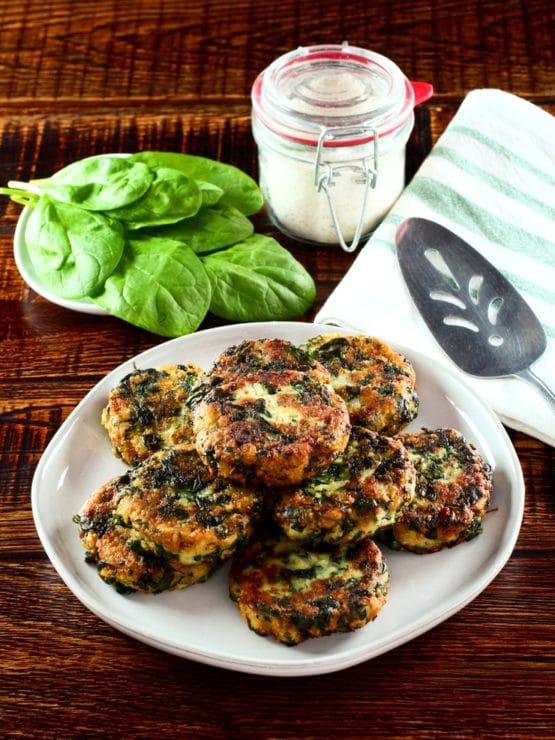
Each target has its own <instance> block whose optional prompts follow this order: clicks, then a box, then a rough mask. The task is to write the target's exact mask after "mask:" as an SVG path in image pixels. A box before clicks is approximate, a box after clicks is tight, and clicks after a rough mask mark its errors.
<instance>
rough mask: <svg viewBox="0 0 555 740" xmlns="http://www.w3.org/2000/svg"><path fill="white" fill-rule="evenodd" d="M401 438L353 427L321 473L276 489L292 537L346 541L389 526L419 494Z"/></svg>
mask: <svg viewBox="0 0 555 740" xmlns="http://www.w3.org/2000/svg"><path fill="white" fill-rule="evenodd" d="M415 487H416V471H415V469H414V465H413V463H412V461H411V459H410V457H409V453H408V452H407V450H406V449H405V447H404V445H403V444H402V442H401V441H400V440H398V439H393V438H390V437H384V436H381V435H378V434H376V433H375V432H371V431H370V430H368V429H365V428H363V427H357V426H353V428H352V431H351V436H350V439H349V443H348V445H347V447H346V449H345V451H344V452H343V453H342V454H341V455H339V456H338V457H337V458H336V460H335V461H334V462H333V463H331V465H330V466H329V467H328V468H327V469H326V470H324V471H323V472H322V473H321V474H320V475H318V476H316V477H314V478H311V479H310V480H308V481H305V482H304V483H302V484H301V485H300V486H298V487H295V488H290V489H286V490H284V491H282V492H281V493H278V495H277V498H276V500H275V502H274V508H273V516H274V519H275V521H276V522H277V524H278V525H279V526H280V528H281V529H282V530H283V532H284V533H285V534H286V535H287V537H289V538H290V539H293V540H297V541H301V542H304V541H306V542H312V543H318V542H327V543H330V544H333V543H344V542H351V541H354V540H358V539H362V538H364V537H371V536H373V535H374V534H375V533H376V532H377V531H378V530H379V529H380V528H382V527H386V526H389V525H391V524H392V523H393V522H394V521H395V519H396V517H397V514H398V512H399V511H400V510H401V508H402V507H406V506H407V505H408V504H410V502H411V501H412V499H413V498H414V495H415Z"/></svg>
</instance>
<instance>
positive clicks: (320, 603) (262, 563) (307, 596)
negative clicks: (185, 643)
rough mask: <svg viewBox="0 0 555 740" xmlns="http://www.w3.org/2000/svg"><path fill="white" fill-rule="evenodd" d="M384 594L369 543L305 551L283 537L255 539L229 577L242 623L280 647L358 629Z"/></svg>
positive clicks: (382, 567)
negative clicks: (280, 645) (269, 638)
mask: <svg viewBox="0 0 555 740" xmlns="http://www.w3.org/2000/svg"><path fill="white" fill-rule="evenodd" d="M388 589H389V572H388V569H387V565H386V563H385V560H384V559H383V557H382V554H381V551H380V549H379V548H378V546H377V545H376V544H375V543H374V542H373V540H370V539H367V540H362V541H361V542H357V543H349V544H346V545H336V546H335V547H328V548H324V547H319V548H314V547H311V548H306V547H300V546H299V544H298V543H294V542H292V541H291V540H289V539H288V538H286V537H284V536H283V535H282V536H281V537H279V536H278V537H276V536H269V537H260V538H259V539H257V540H255V541H253V542H251V543H250V544H249V545H248V546H247V548H246V549H245V550H244V551H242V552H241V553H240V554H239V555H238V556H236V557H235V558H234V560H233V562H232V565H231V569H230V573H229V594H230V598H231V599H232V601H233V602H234V603H235V605H236V606H237V608H238V609H239V612H240V614H241V617H242V619H243V620H244V621H245V622H246V623H247V625H248V626H249V628H250V629H251V630H253V631H254V632H256V633H257V634H259V635H262V636H266V635H271V636H273V637H274V638H275V639H276V640H277V641H278V642H280V643H283V644H285V645H298V644H299V643H301V642H303V641H304V640H306V639H308V638H315V637H323V636H326V635H331V634H334V633H338V632H352V631H354V630H357V629H360V628H361V627H363V626H365V625H366V624H368V622H370V621H372V620H374V619H375V618H376V617H377V615H378V613H379V611H380V610H381V608H382V607H383V606H384V604H385V602H386V600H387V594H388Z"/></svg>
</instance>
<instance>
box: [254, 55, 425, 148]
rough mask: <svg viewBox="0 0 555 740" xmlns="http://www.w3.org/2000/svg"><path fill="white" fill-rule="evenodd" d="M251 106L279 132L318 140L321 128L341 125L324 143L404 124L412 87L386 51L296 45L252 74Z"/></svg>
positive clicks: (351, 140) (356, 139)
mask: <svg viewBox="0 0 555 740" xmlns="http://www.w3.org/2000/svg"><path fill="white" fill-rule="evenodd" d="M252 102H253V111H254V114H255V115H256V116H257V117H258V119H259V120H260V121H261V122H262V123H263V124H264V125H265V126H266V127H267V128H269V129H270V130H271V131H273V132H274V133H276V134H277V135H279V136H283V137H285V138H287V139H291V140H293V141H297V142H299V143H303V144H309V145H310V144H313V145H317V143H318V141H319V139H320V137H321V135H322V131H325V130H334V131H339V130H342V131H344V136H339V137H337V136H336V137H334V138H333V141H328V142H324V145H328V146H331V145H333V146H338V145H353V144H360V143H364V142H365V141H370V140H372V139H373V138H374V137H375V136H378V137H380V138H381V137H384V136H387V135H388V134H390V133H393V132H394V131H396V130H397V129H398V128H400V127H401V126H403V124H404V123H405V122H406V121H407V119H408V118H409V117H410V116H411V114H412V110H413V108H414V105H415V95H414V90H413V87H412V85H411V83H410V82H409V80H408V79H407V78H406V77H405V75H404V74H403V73H402V72H401V70H400V69H399V67H398V66H397V65H396V64H395V63H394V62H392V61H391V60H390V59H388V58H387V57H384V56H382V55H381V54H377V53H376V52H372V51H368V50H366V49H360V48H358V47H356V46H349V45H348V44H347V43H343V44H329V45H319V46H311V47H299V48H298V49H296V50H294V51H291V52H289V53H287V54H284V55H283V56H281V57H279V58H278V59H276V60H275V61H274V62H273V63H272V64H271V65H270V66H269V67H267V68H266V69H265V70H264V71H263V72H262V73H261V74H260V75H259V76H258V77H257V79H256V81H255V83H254V86H253V90H252Z"/></svg>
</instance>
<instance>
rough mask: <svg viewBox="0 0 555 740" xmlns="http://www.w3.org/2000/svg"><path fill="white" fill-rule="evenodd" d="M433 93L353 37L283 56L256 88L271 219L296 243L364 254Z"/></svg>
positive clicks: (400, 183) (255, 121)
mask: <svg viewBox="0 0 555 740" xmlns="http://www.w3.org/2000/svg"><path fill="white" fill-rule="evenodd" d="M415 91H416V94H415ZM431 94H432V87H431V85H428V84H426V83H411V82H409V80H407V78H406V77H405V76H404V75H403V73H402V72H401V70H400V69H399V68H398V67H397V66H396V65H395V64H394V63H393V62H392V61H391V60H389V59H387V58H386V57H384V56H381V55H380V54H376V53H374V52H371V51H366V50H364V49H359V48H357V47H354V46H349V45H348V44H346V43H345V44H342V45H325V46H313V47H309V48H303V47H300V48H299V49H297V50H295V51H292V52H289V53H288V54H285V55H284V56H282V57H279V58H278V59H276V61H274V62H273V63H272V64H271V65H270V66H269V67H268V68H267V69H266V70H264V71H263V72H262V73H261V74H260V75H259V76H258V77H257V79H256V81H255V83H254V86H253V90H252V102H253V114H252V125H253V134H254V138H255V141H256V143H257V146H258V154H259V172H260V187H261V190H262V192H263V194H264V197H265V200H266V206H267V209H268V213H269V216H270V218H271V220H272V222H273V223H274V224H275V225H276V226H277V227H278V228H279V229H280V230H281V231H283V232H284V233H285V234H288V235H290V236H292V237H294V238H296V239H300V240H302V241H308V242H315V243H319V244H338V243H339V244H340V245H341V246H342V248H343V249H345V250H346V251H348V252H351V251H353V250H355V249H356V247H357V246H358V244H359V243H360V240H361V239H362V238H364V237H365V236H367V235H368V234H369V233H370V232H372V231H373V230H374V229H375V227H376V226H377V224H378V223H379V222H380V221H381V220H382V219H383V217H384V216H385V214H386V213H387V211H388V210H389V209H390V208H391V206H392V205H393V203H394V202H395V201H396V200H397V198H398V197H399V195H400V193H401V191H402V189H403V187H404V184H405V149H406V143H407V140H408V137H409V135H410V132H411V131H412V127H413V125H414V113H413V108H414V106H415V105H416V104H417V103H419V102H423V101H424V100H426V99H427V98H429V97H430V95H431Z"/></svg>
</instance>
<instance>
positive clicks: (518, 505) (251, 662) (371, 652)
mask: <svg viewBox="0 0 555 740" xmlns="http://www.w3.org/2000/svg"><path fill="white" fill-rule="evenodd" d="M242 327H246V328H247V329H248V331H249V332H250V331H253V330H256V331H260V336H264V335H265V334H266V333H267V332H269V331H270V329H271V331H272V334H273V335H276V332H279V333H281V331H282V330H283V331H285V332H289V331H291V330H297V331H298V330H299V329H300V330H301V331H302V330H304V329H306V330H308V329H310V331H314V332H320V333H325V332H327V333H331V332H334V331H337V332H341V333H344V334H355V333H362V334H364V332H357V331H354V330H351V329H347V328H345V327H341V326H335V325H329V324H317V323H310V322H296V321H292V322H282V321H271V322H253V323H248V324H231V325H226V326H220V327H213V328H209V329H205V330H201V331H197V332H195V333H193V334H190V335H186V336H182V337H176V338H173V339H170V340H167V341H164V342H161V343H158V344H156V345H154V346H152V347H150V348H148V349H146V350H144V351H142V352H140V353H138V354H137V355H134V356H133V357H131V358H129V359H127V360H125V361H124V362H122V363H120V364H119V365H118V366H116V367H114V368H113V369H112V370H111V371H110V372H109V373H108V374H107V375H105V376H104V377H103V378H101V379H100V380H99V381H98V382H97V383H95V384H94V386H93V387H92V388H91V389H90V390H89V391H88V392H87V393H86V394H85V395H84V396H83V398H82V399H81V400H80V401H79V403H78V404H77V405H76V406H75V407H74V408H73V409H72V411H71V412H70V413H69V415H68V416H67V418H66V419H65V420H64V422H63V423H62V424H61V426H60V427H59V428H58V430H57V431H56V432H55V434H54V435H53V437H52V439H51V440H50V442H49V443H48V445H47V446H46V447H45V449H44V451H43V453H42V455H41V458H40V460H39V462H38V464H37V467H36V469H35V472H34V475H33V480H32V485H31V504H32V514H33V520H34V524H35V528H36V530H37V533H38V535H39V539H40V541H41V544H42V546H43V548H44V550H45V552H46V555H47V556H48V558H49V560H50V562H51V564H52V565H53V567H54V569H55V570H56V572H57V574H58V576H59V577H60V578H61V579H62V581H63V582H64V583H65V585H66V586H67V587H68V589H69V590H70V591H71V593H72V594H73V595H74V596H75V597H76V598H77V599H78V600H79V601H80V602H81V603H82V604H83V605H84V606H85V607H86V608H87V609H88V610H89V611H91V612H92V613H93V614H95V615H96V616H97V617H98V618H99V619H101V620H102V621H104V622H106V623H108V624H110V625H111V626H112V627H114V628H115V629H117V630H118V631H120V632H122V633H124V634H127V635H128V636H130V637H132V638H134V639H137V640H139V641H141V642H143V643H146V644H148V645H151V646H153V647H155V648H158V649H160V650H163V651H165V652H169V653H171V654H174V655H177V656H179V657H184V658H187V659H190V660H193V661H196V662H200V663H204V664H207V665H212V666H216V667H220V668H225V669H230V670H235V671H239V672H244V673H252V674H257V675H272V676H283V677H286V676H293V677H294V676H307V675H320V674H324V673H330V672H334V671H338V670H343V669H345V668H348V667H350V666H353V665H356V664H359V663H362V662H365V661H367V660H371V659H372V658H375V657H378V656H379V655H381V654H383V653H385V652H389V651H390V650H393V649H395V648H396V647H399V646H400V645H402V644H404V643H406V642H409V641H410V640H413V639H415V638H416V637H418V636H419V635H421V634H423V633H425V632H427V631H429V630H431V629H433V628H434V627H436V626H437V625H438V624H440V623H441V622H443V621H445V620H446V619H448V618H449V617H450V616H452V615H453V614H455V613H456V612H458V611H460V610H461V609H462V608H464V607H465V606H466V605H467V604H469V603H470V602H471V601H472V600H474V599H475V598H476V597H477V596H478V595H479V594H480V593H482V591H484V590H485V589H486V588H487V587H488V585H489V584H490V583H491V582H492V581H493V580H494V579H495V578H496V576H497V575H498V574H499V572H500V571H501V570H502V569H503V567H504V566H505V564H506V563H507V561H508V560H509V558H510V556H511V554H512V552H513V550H514V547H515V544H516V541H517V538H518V535H519V532H520V527H521V523H522V518H523V514H524V494H525V487H524V478H523V473H522V468H521V465H520V462H519V460H518V457H517V455H516V451H515V450H514V447H513V445H512V443H511V440H510V438H509V436H508V435H507V432H506V431H505V429H504V428H503V425H502V424H501V422H500V421H499V418H498V417H497V416H496V414H495V413H494V412H493V410H492V409H491V408H489V407H488V406H487V405H486V404H485V403H484V402H483V401H482V399H481V398H479V397H478V396H477V395H476V394H475V392H474V391H473V390H472V388H471V387H470V386H468V385H467V384H466V383H465V381H464V378H462V377H460V376H459V375H457V374H455V373H453V371H452V370H451V369H450V368H448V367H446V366H445V365H444V364H443V363H438V362H436V361H435V360H434V359H433V358H431V357H429V356H428V355H425V354H423V353H422V352H419V351H417V350H414V349H412V348H405V347H404V346H402V345H399V344H397V343H395V342H394V341H393V340H388V339H387V337H386V338H385V339H384V341H386V342H388V343H390V344H391V346H393V347H394V348H395V349H398V350H399V351H401V352H403V351H405V350H406V355H407V356H408V357H411V355H412V356H413V357H414V358H415V359H416V358H417V357H418V358H419V359H420V358H422V359H423V360H424V361H425V362H428V363H430V362H432V363H433V364H434V365H438V366H439V367H440V368H441V372H445V373H446V374H447V375H448V376H449V378H450V379H451V380H454V381H455V382H456V383H458V384H459V385H460V386H461V387H462V388H464V390H465V392H466V393H468V394H470V395H471V396H472V397H473V399H474V401H475V402H476V403H477V404H478V405H479V406H480V407H481V409H482V411H483V413H485V414H486V415H487V416H488V417H489V419H490V421H491V422H492V423H493V424H494V426H495V427H496V428H497V432H498V435H499V439H500V440H501V441H502V442H503V444H504V447H505V452H506V454H507V456H508V461H509V462H510V464H511V470H510V471H507V473H508V474H509V479H510V482H511V486H510V491H509V493H510V503H511V506H512V507H514V509H515V511H514V513H513V514H512V516H510V517H509V518H508V522H507V524H508V523H509V522H512V526H511V527H510V528H509V527H508V526H507V527H506V528H505V529H504V530H503V543H502V548H501V550H498V551H496V555H495V557H494V558H493V560H492V559H491V558H489V559H488V562H487V568H486V570H485V572H484V574H483V575H482V576H481V577H480V578H479V579H476V580H475V581H473V583H472V585H471V587H468V588H466V589H465V590H463V591H462V593H461V595H460V598H458V599H456V600H453V599H451V601H450V602H449V603H448V604H447V605H446V606H445V608H444V609H439V610H436V613H435V616H434V618H433V619H432V620H430V619H429V617H427V616H426V613H424V614H423V616H422V617H420V618H419V619H418V620H417V621H416V622H413V623H412V625H411V629H410V630H408V631H407V629H406V628H405V627H403V626H400V627H398V628H397V629H396V630H395V632H393V633H389V634H388V635H386V636H384V637H383V638H382V639H381V640H380V641H379V642H377V643H376V642H374V643H372V644H371V645H361V646H359V647H358V648H357V649H356V650H352V651H350V652H348V653H347V654H346V655H345V656H330V655H328V654H325V653H324V654H321V655H313V656H310V658H308V659H307V660H306V661H304V662H302V663H301V662H299V661H298V660H297V661H295V660H280V661H279V662H271V661H268V660H266V659H256V658H253V657H252V656H251V657H248V658H245V659H236V658H234V657H233V656H222V655H221V654H220V653H218V652H210V651H209V650H206V649H204V650H200V649H195V648H194V647H191V646H183V645H180V644H177V643H176V642H174V641H173V640H170V639H166V640H160V639H159V637H158V636H157V635H156V634H155V632H153V631H152V630H145V629H142V630H141V631H140V632H137V631H136V630H135V629H134V628H133V625H132V622H131V620H120V619H118V618H117V617H116V618H114V617H113V616H112V615H110V614H107V613H106V612H107V611H109V609H108V610H106V609H102V605H100V608H99V607H98V606H97V605H96V604H94V603H92V601H91V600H90V599H89V598H88V596H87V594H86V593H85V589H83V588H81V585H80V584H79V583H78V582H76V581H75V579H72V578H71V573H68V572H66V571H67V566H66V565H65V563H64V562H63V558H61V557H59V556H58V553H57V552H56V550H55V548H54V547H53V546H51V543H50V538H49V537H48V535H47V533H46V532H45V531H44V529H43V524H42V522H41V519H40V515H39V491H40V487H41V479H42V476H43V472H44V468H45V466H46V465H47V464H48V461H49V459H50V457H51V456H52V455H53V454H55V448H56V447H57V445H58V444H60V443H61V441H62V439H63V435H64V434H65V433H66V432H67V431H68V428H69V427H70V426H72V425H73V424H74V423H75V422H76V420H77V418H78V415H79V413H80V411H81V409H82V408H83V406H85V405H86V403H87V401H88V399H89V398H90V397H91V396H93V395H94V394H96V393H98V392H99V391H100V389H101V387H102V386H103V385H105V386H109V385H110V384H111V383H112V379H113V378H114V377H115V376H117V375H118V374H120V373H123V372H125V371H126V370H127V368H128V366H133V365H135V364H136V363H140V362H141V361H143V360H145V359H146V360H148V357H149V356H150V355H156V354H157V353H159V352H160V351H161V350H162V351H163V350H165V349H167V348H171V345H174V344H175V345H179V344H181V343H182V342H183V341H185V342H187V341H188V340H191V339H193V338H194V339H196V340H199V341H202V339H204V338H205V337H206V338H208V339H211V338H213V337H216V338H218V336H219V335H222V336H225V335H227V334H228V333H232V332H233V333H235V332H237V331H240V330H241V328H242ZM278 335H279V334H278ZM490 561H491V562H490ZM224 567H225V566H224ZM245 629H247V627H246V626H245ZM260 639H262V638H260Z"/></svg>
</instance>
